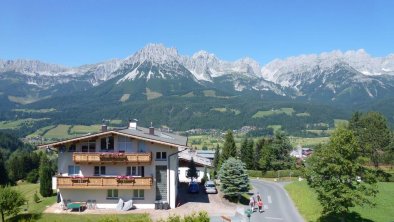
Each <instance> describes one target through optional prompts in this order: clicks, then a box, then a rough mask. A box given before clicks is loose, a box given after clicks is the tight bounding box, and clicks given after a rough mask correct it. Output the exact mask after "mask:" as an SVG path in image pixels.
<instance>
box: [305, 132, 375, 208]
mask: <svg viewBox="0 0 394 222" xmlns="http://www.w3.org/2000/svg"><path fill="white" fill-rule="evenodd" d="M365 164H366V158H363V157H361V156H360V153H359V144H358V142H357V139H356V136H355V135H354V133H353V132H352V131H350V130H348V129H346V128H344V127H341V128H337V129H336V130H335V131H334V133H333V134H332V136H331V138H330V142H329V143H328V144H327V145H326V146H325V147H322V148H321V149H317V150H315V153H314V154H313V155H312V157H311V158H309V159H308V160H307V168H306V174H307V180H308V183H309V185H310V186H311V187H312V188H313V189H315V191H316V193H317V195H318V200H319V201H320V203H321V205H322V206H323V213H324V214H326V215H329V214H334V215H341V214H342V215H343V214H344V213H347V212H348V211H349V208H351V207H354V206H356V205H361V206H363V205H366V204H368V205H373V198H374V197H375V196H376V193H377V189H376V186H375V185H376V184H375V183H376V174H375V172H374V171H373V170H371V169H368V168H366V167H365ZM360 179H361V181H360Z"/></svg>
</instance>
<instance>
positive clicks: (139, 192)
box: [132, 189, 145, 200]
mask: <svg viewBox="0 0 394 222" xmlns="http://www.w3.org/2000/svg"><path fill="white" fill-rule="evenodd" d="M136 194H137V195H136ZM132 199H133V200H144V199H145V190H143V189H136V190H133V198H132Z"/></svg>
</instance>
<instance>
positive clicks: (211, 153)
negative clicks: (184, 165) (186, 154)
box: [196, 150, 215, 159]
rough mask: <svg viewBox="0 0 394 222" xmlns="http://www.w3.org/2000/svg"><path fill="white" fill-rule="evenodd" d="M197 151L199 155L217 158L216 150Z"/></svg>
mask: <svg viewBox="0 0 394 222" xmlns="http://www.w3.org/2000/svg"><path fill="white" fill-rule="evenodd" d="M196 153H197V155H199V156H202V157H205V158H209V159H213V158H215V150H197V151H196Z"/></svg>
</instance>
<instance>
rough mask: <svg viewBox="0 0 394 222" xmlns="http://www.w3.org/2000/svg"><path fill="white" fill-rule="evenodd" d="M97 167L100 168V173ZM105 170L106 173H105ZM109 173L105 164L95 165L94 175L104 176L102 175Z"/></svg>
mask: <svg viewBox="0 0 394 222" xmlns="http://www.w3.org/2000/svg"><path fill="white" fill-rule="evenodd" d="M96 169H98V171H97V172H98V174H97V173H96ZM103 171H104V173H103ZM106 173H107V169H106V167H105V166H93V175H94V176H96V177H97V176H102V175H106Z"/></svg>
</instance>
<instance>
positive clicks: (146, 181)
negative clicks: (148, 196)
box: [57, 176, 153, 190]
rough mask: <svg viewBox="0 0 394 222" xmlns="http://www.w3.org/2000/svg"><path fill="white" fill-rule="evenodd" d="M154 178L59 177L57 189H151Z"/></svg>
mask: <svg viewBox="0 0 394 222" xmlns="http://www.w3.org/2000/svg"><path fill="white" fill-rule="evenodd" d="M152 184H153V178H152V177H62V176H58V177H57V188H67V189H145V190H146V189H151V188H152Z"/></svg>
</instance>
